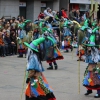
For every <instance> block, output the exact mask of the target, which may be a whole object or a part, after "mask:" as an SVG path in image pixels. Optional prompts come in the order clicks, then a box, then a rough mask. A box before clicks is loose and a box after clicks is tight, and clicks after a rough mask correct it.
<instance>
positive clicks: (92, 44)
mask: <svg viewBox="0 0 100 100" xmlns="http://www.w3.org/2000/svg"><path fill="white" fill-rule="evenodd" d="M95 38H96V37H95V34H92V35H91V36H90V39H89V43H88V44H83V45H85V46H88V47H93V46H98V45H96V44H95Z"/></svg>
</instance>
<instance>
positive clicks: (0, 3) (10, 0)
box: [0, 0, 19, 17]
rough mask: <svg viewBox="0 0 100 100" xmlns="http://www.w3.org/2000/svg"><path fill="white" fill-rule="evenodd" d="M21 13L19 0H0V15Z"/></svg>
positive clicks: (12, 15)
mask: <svg viewBox="0 0 100 100" xmlns="http://www.w3.org/2000/svg"><path fill="white" fill-rule="evenodd" d="M18 15H19V0H0V17H2V16H11V17H17V16H18Z"/></svg>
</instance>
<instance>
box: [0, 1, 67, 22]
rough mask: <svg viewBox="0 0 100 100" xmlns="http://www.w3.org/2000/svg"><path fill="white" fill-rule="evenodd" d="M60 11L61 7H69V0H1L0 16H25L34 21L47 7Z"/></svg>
mask: <svg viewBox="0 0 100 100" xmlns="http://www.w3.org/2000/svg"><path fill="white" fill-rule="evenodd" d="M47 7H50V8H51V9H52V10H56V11H59V10H60V8H62V7H64V8H67V9H68V8H69V0H0V18H1V17H2V16H4V17H5V18H12V17H17V16H18V15H21V16H24V17H25V18H26V19H31V20H32V21H34V20H36V19H37V16H38V14H39V13H40V12H41V11H43V10H44V9H45V8H47Z"/></svg>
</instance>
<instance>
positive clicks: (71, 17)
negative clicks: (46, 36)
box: [69, 9, 76, 20]
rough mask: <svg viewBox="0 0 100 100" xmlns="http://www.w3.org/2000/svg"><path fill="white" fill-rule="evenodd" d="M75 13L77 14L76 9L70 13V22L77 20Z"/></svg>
mask: <svg viewBox="0 0 100 100" xmlns="http://www.w3.org/2000/svg"><path fill="white" fill-rule="evenodd" d="M74 12H75V9H72V10H71V11H70V12H69V19H70V20H75V19H76V17H75V15H74Z"/></svg>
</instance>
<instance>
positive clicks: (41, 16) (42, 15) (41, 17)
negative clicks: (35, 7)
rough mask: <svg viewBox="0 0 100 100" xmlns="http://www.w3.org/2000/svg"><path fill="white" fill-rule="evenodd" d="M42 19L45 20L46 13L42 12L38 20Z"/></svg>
mask: <svg viewBox="0 0 100 100" xmlns="http://www.w3.org/2000/svg"><path fill="white" fill-rule="evenodd" d="M40 19H44V13H42V12H40V14H39V16H38V20H40Z"/></svg>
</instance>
